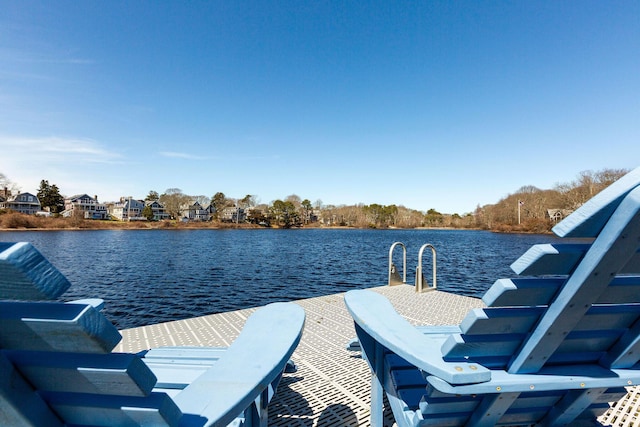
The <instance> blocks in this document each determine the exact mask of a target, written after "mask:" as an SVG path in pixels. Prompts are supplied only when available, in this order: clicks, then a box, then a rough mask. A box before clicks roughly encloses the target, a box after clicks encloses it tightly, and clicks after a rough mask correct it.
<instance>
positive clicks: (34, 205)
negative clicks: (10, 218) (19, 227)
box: [0, 192, 42, 215]
mask: <svg viewBox="0 0 640 427" xmlns="http://www.w3.org/2000/svg"><path fill="white" fill-rule="evenodd" d="M10 194H11V193H10V192H9V197H6V198H5V197H2V199H0V209H10V210H12V211H15V212H20V213H24V214H28V215H35V214H36V212H40V211H41V210H42V208H41V206H40V200H39V199H38V197H37V196H34V195H33V194H31V193H18V194H16V195H15V196H11V195H10Z"/></svg>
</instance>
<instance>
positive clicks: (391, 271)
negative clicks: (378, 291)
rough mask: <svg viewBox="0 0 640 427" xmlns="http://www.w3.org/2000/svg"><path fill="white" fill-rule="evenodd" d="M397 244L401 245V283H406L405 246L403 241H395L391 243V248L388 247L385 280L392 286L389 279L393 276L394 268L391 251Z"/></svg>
mask: <svg viewBox="0 0 640 427" xmlns="http://www.w3.org/2000/svg"><path fill="white" fill-rule="evenodd" d="M398 245H400V246H402V276H403V277H402V283H407V248H406V247H405V245H404V243H402V242H395V243H394V244H393V245H391V248H389V270H388V273H389V276H388V282H387V284H388V285H389V286H392V283H391V279H392V277H393V274H394V268H395V265H394V264H393V251H394V250H395V248H396V246H398ZM396 274H397V273H396Z"/></svg>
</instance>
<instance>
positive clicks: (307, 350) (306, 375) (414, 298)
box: [115, 285, 640, 427]
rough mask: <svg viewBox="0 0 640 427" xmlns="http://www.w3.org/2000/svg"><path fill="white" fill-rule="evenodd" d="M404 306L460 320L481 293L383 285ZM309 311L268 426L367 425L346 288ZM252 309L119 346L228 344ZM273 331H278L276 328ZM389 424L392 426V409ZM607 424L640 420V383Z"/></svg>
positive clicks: (421, 316) (409, 314)
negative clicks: (351, 344)
mask: <svg viewBox="0 0 640 427" xmlns="http://www.w3.org/2000/svg"><path fill="white" fill-rule="evenodd" d="M371 290H373V291H375V292H379V293H381V294H383V295H385V296H386V297H387V298H389V300H390V301H391V303H392V304H393V305H394V307H395V308H396V309H397V310H398V312H399V313H400V314H402V315H403V316H405V317H406V318H407V320H408V321H409V322H411V323H413V324H416V325H427V324H428V325H447V324H458V323H459V322H460V321H461V320H462V318H463V317H464V316H465V315H466V313H467V312H468V311H469V310H470V309H471V308H476V307H482V306H483V304H482V302H481V301H480V300H479V299H476V298H469V297H464V296H459V295H454V294H450V293H446V292H440V291H431V292H426V293H422V294H417V293H415V291H414V288H413V286H408V285H399V286H392V287H389V286H382V287H376V288H372V289H371ZM295 303H296V304H299V305H300V306H302V307H303V308H304V309H305V311H306V314H307V319H306V324H305V330H304V333H303V336H302V340H301V342H300V345H299V346H298V348H297V350H296V352H295V353H294V356H293V360H294V362H295V363H296V365H297V367H298V370H297V372H295V373H292V374H285V375H284V377H283V379H282V382H281V383H280V386H279V387H278V393H277V395H276V397H274V399H273V401H272V403H271V405H270V406H269V425H270V426H301V427H325V426H345V427H351V426H369V425H370V424H369V392H370V373H369V369H368V367H367V366H366V362H365V361H364V360H362V359H361V358H360V353H357V352H351V351H348V350H346V346H347V343H348V342H349V340H351V339H352V338H354V337H355V331H354V328H353V321H352V319H351V317H350V316H349V313H348V312H347V310H346V307H345V305H344V301H343V294H333V295H328V296H323V297H317V298H310V299H305V300H299V301H296V302H295ZM253 311H254V309H245V310H238V311H232V312H227V313H220V314H212V315H209V316H203V317H197V318H193V319H187V320H179V321H174V322H167V323H162V324H157V325H151V326H144V327H140V328H133V329H126V330H123V331H121V333H122V335H123V340H122V342H121V343H120V345H119V346H118V347H117V348H116V349H115V351H126V352H138V351H140V350H144V349H148V348H156V347H162V346H175V345H187V346H228V345H230V344H231V343H232V342H233V340H234V339H235V338H236V337H237V336H238V334H239V333H240V331H241V329H242V326H243V325H244V322H245V321H246V319H247V317H248V316H249V315H250V314H251V313H252V312H253ZM274 333H275V331H274ZM385 420H386V422H385V425H388V426H393V424H394V423H393V417H392V416H391V414H386V415H385ZM600 422H601V423H602V424H603V425H611V426H616V427H617V426H620V427H622V426H635V425H639V424H640V391H639V390H636V388H629V393H628V394H627V396H626V397H625V398H624V399H622V400H621V401H620V402H618V403H616V405H615V406H614V407H613V408H612V409H611V410H610V411H609V412H608V413H606V414H605V415H603V416H602V417H601V418H600Z"/></svg>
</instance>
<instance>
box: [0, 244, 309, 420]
mask: <svg viewBox="0 0 640 427" xmlns="http://www.w3.org/2000/svg"><path fill="white" fill-rule="evenodd" d="M69 285H70V284H69V282H68V281H67V279H66V278H65V277H64V276H63V275H62V274H61V273H60V272H59V271H58V270H57V269H56V268H55V267H54V266H52V265H51V264H50V263H49V262H48V261H47V260H46V259H45V258H44V257H43V256H42V255H41V254H40V252H38V251H37V250H36V249H35V248H34V247H33V246H32V245H30V244H29V243H24V242H23V243H0V425H2V426H22V425H26V426H47V427H48V426H226V425H234V426H266V425H267V416H268V413H267V405H268V403H269V400H270V399H271V397H272V396H273V394H274V393H275V389H276V387H277V385H278V382H279V380H280V378H281V376H282V374H283V371H284V370H285V368H286V367H287V362H288V361H289V358H290V357H291V355H292V353H293V351H294V350H295V348H296V346H297V345H298V342H299V340H300V337H301V335H302V329H303V326H304V320H305V313H304V310H303V309H302V308H301V307H299V306H298V305H296V304H293V303H274V304H269V305H267V306H264V307H262V308H260V309H258V310H257V311H255V312H254V313H253V314H252V315H251V316H250V317H249V319H247V321H246V323H245V326H244V328H243V330H242V332H241V334H240V336H239V337H238V338H237V339H236V340H235V341H234V342H233V344H232V345H231V346H230V347H229V348H227V349H219V348H189V347H177V348H161V349H153V350H151V351H149V352H143V353H141V354H127V353H112V350H113V348H114V347H115V346H116V345H117V343H118V342H119V341H120V339H121V335H120V333H119V332H118V331H117V330H116V328H115V327H114V326H113V325H112V324H111V323H110V322H109V321H108V320H107V319H106V317H104V315H103V314H102V313H101V312H100V311H99V309H100V308H101V306H102V301H101V300H82V301H74V302H71V303H61V302H51V301H41V300H42V299H53V298H57V297H58V296H60V295H61V294H62V293H63V292H64V291H65V290H66V289H67V288H68V287H69ZM25 300H27V301H25ZM39 300H40V301H39ZM145 353H146V354H145ZM143 356H144V357H143Z"/></svg>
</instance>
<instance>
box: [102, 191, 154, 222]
mask: <svg viewBox="0 0 640 427" xmlns="http://www.w3.org/2000/svg"><path fill="white" fill-rule="evenodd" d="M144 206H145V205H144V201H142V200H136V199H132V198H131V197H128V198H125V197H120V201H119V202H118V203H115V204H114V205H113V206H112V207H111V211H110V212H109V213H110V214H111V216H112V217H113V218H115V219H118V220H120V221H131V220H146V218H145V217H143V216H142V211H143V209H144Z"/></svg>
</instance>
